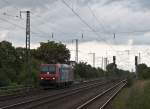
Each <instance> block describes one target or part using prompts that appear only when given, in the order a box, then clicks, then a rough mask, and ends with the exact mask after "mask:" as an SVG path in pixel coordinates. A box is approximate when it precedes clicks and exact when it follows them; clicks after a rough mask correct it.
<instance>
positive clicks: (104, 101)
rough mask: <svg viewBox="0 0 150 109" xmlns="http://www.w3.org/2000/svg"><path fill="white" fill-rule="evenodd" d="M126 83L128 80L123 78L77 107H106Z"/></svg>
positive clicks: (99, 108)
mask: <svg viewBox="0 0 150 109" xmlns="http://www.w3.org/2000/svg"><path fill="white" fill-rule="evenodd" d="M125 85H126V81H125V80H123V81H121V82H119V83H117V84H115V85H114V86H112V87H110V88H109V89H107V90H105V91H103V92H102V93H100V94H98V95H96V96H95V97H93V98H91V99H89V100H88V101H86V102H85V103H83V104H82V105H80V106H78V107H77V108H76V109H104V108H105V107H106V106H107V105H108V104H109V102H110V101H111V100H112V99H113V98H114V97H115V96H116V95H117V94H118V93H119V91H121V89H122V88H123V87H124V86H125Z"/></svg>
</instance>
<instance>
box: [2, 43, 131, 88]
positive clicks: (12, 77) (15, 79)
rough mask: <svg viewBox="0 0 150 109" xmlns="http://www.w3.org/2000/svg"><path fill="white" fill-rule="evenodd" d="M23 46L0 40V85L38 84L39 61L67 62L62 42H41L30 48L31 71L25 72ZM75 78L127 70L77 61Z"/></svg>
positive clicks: (94, 76)
mask: <svg viewBox="0 0 150 109" xmlns="http://www.w3.org/2000/svg"><path fill="white" fill-rule="evenodd" d="M25 53H26V51H25V48H22V47H17V48H15V47H14V46H12V44H11V43H10V42H7V41H2V42H0V86H6V85H11V84H28V83H31V84H38V75H39V72H40V69H39V66H40V64H41V63H67V62H68V61H69V60H70V51H69V49H67V48H66V46H65V45H64V44H62V43H56V42H53V41H48V42H46V43H44V42H42V43H41V44H40V47H38V48H37V49H32V50H31V58H30V59H31V73H30V74H28V72H26V57H25V56H26V54H25ZM74 72H75V78H84V79H90V78H97V77H101V76H112V75H122V74H127V73H129V72H127V71H123V70H120V69H117V68H116V67H114V65H113V64H109V65H108V66H107V71H103V70H102V69H101V68H93V67H92V66H91V65H88V64H87V63H83V62H81V63H78V64H76V65H75V68H74Z"/></svg>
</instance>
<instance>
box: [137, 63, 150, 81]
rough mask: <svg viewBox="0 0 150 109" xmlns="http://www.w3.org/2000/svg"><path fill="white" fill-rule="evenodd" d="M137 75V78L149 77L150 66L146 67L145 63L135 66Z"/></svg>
mask: <svg viewBox="0 0 150 109" xmlns="http://www.w3.org/2000/svg"><path fill="white" fill-rule="evenodd" d="M137 75H138V77H139V79H149V78H150V67H148V66H147V65H146V64H139V65H138V66H137Z"/></svg>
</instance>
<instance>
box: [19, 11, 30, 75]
mask: <svg viewBox="0 0 150 109" xmlns="http://www.w3.org/2000/svg"><path fill="white" fill-rule="evenodd" d="M21 13H26V42H25V44H26V70H27V72H28V74H30V73H31V60H30V56H31V55H30V11H21V12H20V17H21Z"/></svg>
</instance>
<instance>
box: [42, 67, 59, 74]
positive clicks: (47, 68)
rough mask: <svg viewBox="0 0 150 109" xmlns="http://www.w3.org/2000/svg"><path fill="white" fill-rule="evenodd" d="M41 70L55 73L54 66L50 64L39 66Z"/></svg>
mask: <svg viewBox="0 0 150 109" xmlns="http://www.w3.org/2000/svg"><path fill="white" fill-rule="evenodd" d="M41 72H42V73H47V72H49V73H55V72H56V66H54V65H50V66H42V67H41Z"/></svg>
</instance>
